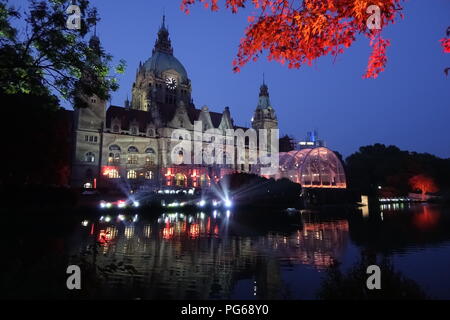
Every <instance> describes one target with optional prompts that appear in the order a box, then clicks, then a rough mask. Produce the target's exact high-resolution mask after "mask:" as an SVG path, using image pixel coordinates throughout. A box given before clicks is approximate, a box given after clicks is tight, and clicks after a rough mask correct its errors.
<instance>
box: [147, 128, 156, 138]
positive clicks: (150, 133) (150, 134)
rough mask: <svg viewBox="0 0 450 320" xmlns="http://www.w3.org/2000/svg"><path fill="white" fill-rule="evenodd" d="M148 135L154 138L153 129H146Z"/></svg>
mask: <svg viewBox="0 0 450 320" xmlns="http://www.w3.org/2000/svg"><path fill="white" fill-rule="evenodd" d="M148 135H149V137H154V136H155V129H153V128H150V129H148Z"/></svg>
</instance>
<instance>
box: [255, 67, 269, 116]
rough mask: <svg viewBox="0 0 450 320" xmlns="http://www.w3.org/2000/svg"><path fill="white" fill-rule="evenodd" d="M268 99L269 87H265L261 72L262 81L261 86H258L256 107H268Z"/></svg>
mask: <svg viewBox="0 0 450 320" xmlns="http://www.w3.org/2000/svg"><path fill="white" fill-rule="evenodd" d="M270 106H271V104H270V99H269V87H267V85H266V82H265V79H264V74H263V83H262V85H261V87H260V88H259V101H258V106H257V109H266V108H268V107H270Z"/></svg>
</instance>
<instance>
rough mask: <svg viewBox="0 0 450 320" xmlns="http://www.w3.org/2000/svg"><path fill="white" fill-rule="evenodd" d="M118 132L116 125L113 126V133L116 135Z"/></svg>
mask: <svg viewBox="0 0 450 320" xmlns="http://www.w3.org/2000/svg"><path fill="white" fill-rule="evenodd" d="M119 131H120V128H119V126H118V125H117V124H116V125H114V126H113V132H115V133H118V132H119Z"/></svg>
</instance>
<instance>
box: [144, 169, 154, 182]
mask: <svg viewBox="0 0 450 320" xmlns="http://www.w3.org/2000/svg"><path fill="white" fill-rule="evenodd" d="M145 179H147V180H151V179H153V171H146V172H145Z"/></svg>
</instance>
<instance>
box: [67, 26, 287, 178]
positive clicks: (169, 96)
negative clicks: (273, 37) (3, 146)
mask: <svg viewBox="0 0 450 320" xmlns="http://www.w3.org/2000/svg"><path fill="white" fill-rule="evenodd" d="M90 45H91V46H92V47H93V48H100V40H99V39H98V37H96V36H94V37H93V38H92V39H91V41H90ZM191 91H192V86H191V80H190V79H189V77H188V73H187V71H186V69H185V68H184V66H183V65H182V63H181V62H180V61H179V60H178V59H177V58H176V57H175V56H174V54H173V48H172V44H171V40H170V38H169V31H168V29H167V28H166V25H165V21H164V18H163V23H162V25H161V27H160V29H159V32H158V36H157V40H156V43H155V46H154V48H153V52H152V56H151V57H150V58H149V59H148V60H147V61H145V62H144V63H140V64H139V67H138V69H137V72H136V80H135V82H134V83H133V85H132V94H131V101H129V100H128V98H127V100H126V101H125V103H124V106H114V105H111V106H109V108H107V105H106V101H102V100H101V99H99V98H98V97H95V96H94V97H90V98H84V100H85V101H86V102H87V104H88V107H87V108H82V109H81V108H80V109H76V110H75V112H74V113H75V114H74V115H75V117H74V119H75V125H74V131H75V132H74V157H73V164H72V179H71V180H72V186H75V187H82V186H85V187H93V186H94V185H96V184H99V186H102V187H103V186H108V187H113V186H115V185H117V183H119V182H123V181H126V184H127V185H130V186H131V187H134V186H142V185H145V186H149V187H152V186H180V187H200V186H208V185H210V184H211V183H212V182H214V181H217V180H219V179H220V178H221V177H222V176H223V175H225V174H228V173H232V172H235V171H239V172H249V171H251V165H249V159H248V154H249V151H248V149H252V150H254V148H256V150H257V147H253V146H248V145H247V146H246V149H247V156H246V158H245V159H243V163H238V164H222V165H219V164H213V165H204V164H198V165H190V164H181V165H174V164H173V162H172V161H171V151H172V145H171V143H173V142H171V137H172V133H173V131H174V130H176V129H185V130H187V131H188V132H189V133H190V137H194V134H193V133H194V121H202V124H203V128H202V129H203V131H205V130H207V129H212V128H215V129H219V130H220V131H221V132H223V133H225V132H226V130H227V129H239V128H240V129H243V130H244V131H245V130H246V129H247V128H243V127H238V126H236V125H235V124H234V121H233V119H232V117H231V113H230V109H229V108H228V107H225V108H224V110H223V112H221V113H219V112H213V111H210V110H209V108H208V107H207V106H203V107H202V108H196V106H195V105H194V102H193V100H192V98H191ZM253 118H254V120H253V121H252V128H254V129H268V130H270V129H276V128H278V121H277V118H276V115H275V111H274V109H273V108H272V105H271V103H270V99H269V91H268V87H267V85H266V84H265V83H263V85H262V86H261V90H260V94H259V102H258V106H257V108H256V110H255V112H254V117H253ZM205 144H206V143H203V145H205ZM234 148H236V146H234ZM236 154H237V152H235V155H236ZM180 156H183V154H181V155H180ZM236 162H238V161H236V160H235V161H233V163H236Z"/></svg>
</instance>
